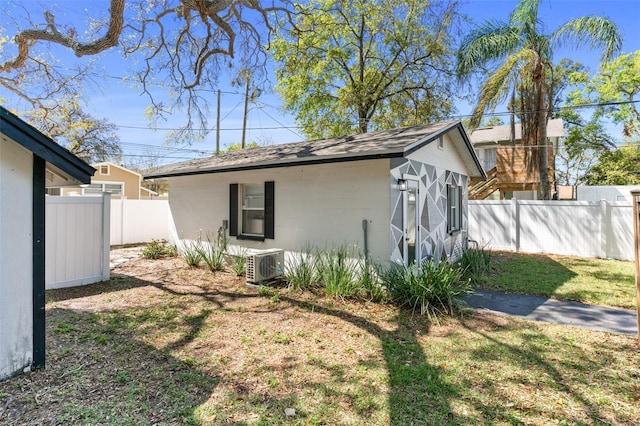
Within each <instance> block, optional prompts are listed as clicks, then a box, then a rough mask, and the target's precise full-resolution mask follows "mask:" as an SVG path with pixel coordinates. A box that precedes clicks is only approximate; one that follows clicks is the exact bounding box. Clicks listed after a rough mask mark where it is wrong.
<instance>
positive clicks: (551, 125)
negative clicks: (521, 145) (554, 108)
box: [469, 118, 564, 145]
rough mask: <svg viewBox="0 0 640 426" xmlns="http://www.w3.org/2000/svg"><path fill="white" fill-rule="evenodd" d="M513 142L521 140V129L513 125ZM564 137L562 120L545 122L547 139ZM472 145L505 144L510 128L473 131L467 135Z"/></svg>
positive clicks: (485, 128)
mask: <svg viewBox="0 0 640 426" xmlns="http://www.w3.org/2000/svg"><path fill="white" fill-rule="evenodd" d="M514 130H515V140H517V141H518V140H521V139H522V127H521V126H520V124H516V125H515V129H514ZM563 136H564V123H563V121H562V119H560V118H556V119H553V120H549V121H548V122H547V137H549V138H559V137H563ZM469 139H470V140H471V143H472V144H474V145H475V144H478V143H487V142H494V143H495V142H506V141H509V140H510V139H511V126H509V125H506V126H493V127H482V128H479V129H475V130H474V131H473V132H471V134H469Z"/></svg>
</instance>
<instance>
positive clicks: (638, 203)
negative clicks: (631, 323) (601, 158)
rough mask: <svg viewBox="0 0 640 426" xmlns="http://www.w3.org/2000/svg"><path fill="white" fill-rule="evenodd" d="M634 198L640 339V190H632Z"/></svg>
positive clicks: (639, 333)
mask: <svg viewBox="0 0 640 426" xmlns="http://www.w3.org/2000/svg"><path fill="white" fill-rule="evenodd" d="M631 196H632V198H633V241H634V243H633V246H634V250H635V260H636V311H637V313H636V317H637V320H638V339H639V340H640V217H639V216H638V215H639V214H640V191H638V190H634V191H631Z"/></svg>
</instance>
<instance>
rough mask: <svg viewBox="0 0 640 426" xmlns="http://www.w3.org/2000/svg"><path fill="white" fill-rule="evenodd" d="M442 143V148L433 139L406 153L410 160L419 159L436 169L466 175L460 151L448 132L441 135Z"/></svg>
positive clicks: (467, 172) (466, 171)
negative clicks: (423, 145)
mask: <svg viewBox="0 0 640 426" xmlns="http://www.w3.org/2000/svg"><path fill="white" fill-rule="evenodd" d="M443 138H444V144H443V147H442V149H440V148H438V143H437V141H433V142H431V143H430V144H428V145H427V146H425V147H422V148H421V149H419V150H417V151H415V152H412V153H411V154H409V155H408V158H409V159H410V160H416V161H420V162H421V163H425V164H431V165H433V166H435V167H437V168H438V169H444V170H449V171H451V172H456V173H460V174H462V175H465V176H467V175H468V174H469V171H468V170H467V168H466V166H465V164H464V162H463V161H462V157H460V153H459V152H458V150H457V149H456V146H455V145H454V143H453V142H452V141H451V137H450V136H449V135H448V134H445V135H444V136H443Z"/></svg>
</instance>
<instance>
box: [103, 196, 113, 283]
mask: <svg viewBox="0 0 640 426" xmlns="http://www.w3.org/2000/svg"><path fill="white" fill-rule="evenodd" d="M110 254H111V194H110V193H108V192H103V193H102V281H107V280H108V279H109V277H110V268H109V260H110V259H109V257H110Z"/></svg>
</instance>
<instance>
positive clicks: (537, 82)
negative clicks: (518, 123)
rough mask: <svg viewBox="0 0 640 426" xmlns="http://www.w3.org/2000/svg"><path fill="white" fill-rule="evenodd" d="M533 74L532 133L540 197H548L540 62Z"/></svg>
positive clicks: (545, 126)
mask: <svg viewBox="0 0 640 426" xmlns="http://www.w3.org/2000/svg"><path fill="white" fill-rule="evenodd" d="M536 68H537V69H536V71H535V73H534V76H533V82H534V93H535V102H534V105H535V112H534V113H533V117H534V123H535V124H534V127H533V129H532V130H533V133H534V134H535V135H536V138H535V143H536V144H537V147H538V149H537V150H536V151H537V154H538V173H539V175H540V198H541V199H543V200H548V199H550V191H549V189H550V188H549V146H548V141H547V105H546V100H547V93H546V79H545V74H544V66H543V65H542V63H540V64H539V65H538V66H537V67H536Z"/></svg>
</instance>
